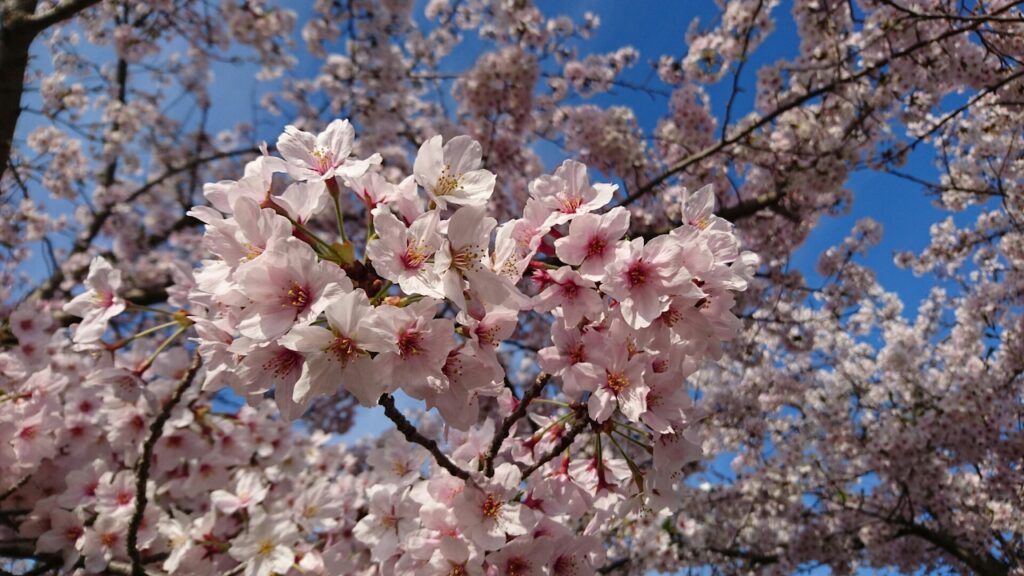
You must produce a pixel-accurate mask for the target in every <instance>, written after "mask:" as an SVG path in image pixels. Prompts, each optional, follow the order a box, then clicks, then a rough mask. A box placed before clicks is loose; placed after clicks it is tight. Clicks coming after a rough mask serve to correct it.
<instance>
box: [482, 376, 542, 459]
mask: <svg viewBox="0 0 1024 576" xmlns="http://www.w3.org/2000/svg"><path fill="white" fill-rule="evenodd" d="M549 380H551V375H550V374H544V373H541V374H540V375H539V376H537V380H536V381H534V383H533V386H530V387H529V388H528V389H527V390H526V391H525V392H523V398H522V400H520V401H519V405H518V406H516V409H515V410H513V411H512V413H511V414H509V415H508V417H507V418H505V420H503V421H502V423H501V428H499V429H498V430H497V431H495V432H494V438H493V439H492V440H491V447H490V448H489V449H488V450H487V455H486V456H484V460H483V462H481V465H482V469H483V471H484V474H486V475H487V477H488V478H489V477H491V476H494V458H495V457H496V456H497V455H498V451H499V450H501V445H502V443H504V442H505V439H506V438H508V435H509V433H510V432H511V431H512V426H513V425H514V424H515V423H516V422H518V421H519V420H521V419H522V418H523V416H526V409H527V408H529V407H530V402H533V399H534V398H536V397H537V396H539V395H540V393H541V390H543V389H544V386H545V385H546V384H547V383H548V381H549Z"/></svg>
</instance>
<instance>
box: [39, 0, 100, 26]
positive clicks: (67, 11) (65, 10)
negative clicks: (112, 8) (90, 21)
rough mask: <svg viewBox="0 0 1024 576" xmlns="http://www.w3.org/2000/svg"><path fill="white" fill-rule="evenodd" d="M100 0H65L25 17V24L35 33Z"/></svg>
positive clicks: (68, 17) (72, 15)
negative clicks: (41, 11) (39, 12)
mask: <svg viewBox="0 0 1024 576" xmlns="http://www.w3.org/2000/svg"><path fill="white" fill-rule="evenodd" d="M99 1H100V0H66V1H65V2H61V3H60V4H57V5H56V6H54V7H53V8H51V9H49V10H47V11H46V12H43V13H41V14H36V15H35V16H31V17H29V18H26V19H25V25H26V26H28V27H30V28H32V29H34V30H35V31H36V33H37V34H38V33H39V32H42V31H43V30H46V29H47V28H49V27H50V26H53V25H54V24H60V23H61V22H63V21H65V20H68V19H70V18H72V17H74V16H75V15H76V14H78V13H79V12H81V11H82V10H85V9H86V8H89V7H91V6H93V5H95V4H99Z"/></svg>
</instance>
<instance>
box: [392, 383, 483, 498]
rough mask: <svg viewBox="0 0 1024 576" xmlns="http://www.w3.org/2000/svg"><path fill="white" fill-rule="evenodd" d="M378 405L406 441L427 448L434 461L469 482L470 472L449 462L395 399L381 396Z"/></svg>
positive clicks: (439, 448)
mask: <svg viewBox="0 0 1024 576" xmlns="http://www.w3.org/2000/svg"><path fill="white" fill-rule="evenodd" d="M377 403H378V404H380V405H381V406H383V407H384V415H385V416H387V417H388V419H389V420H391V421H392V422H394V423H395V428H397V429H398V431H399V432H401V433H402V435H403V436H405V439H406V440H408V441H409V442H413V443H415V444H419V445H420V446H423V447H424V448H426V449H427V451H428V452H430V453H431V454H432V455H433V456H434V460H435V461H436V462H437V463H438V464H439V465H440V466H441V467H442V468H444V469H445V470H447V471H448V473H449V474H451V475H452V476H455V477H456V478H462V479H463V480H469V472H466V471H465V470H463V469H462V468H459V467H458V466H456V465H455V463H454V462H452V461H451V460H449V459H448V457H447V456H445V454H444V452H442V451H441V447H440V446H438V445H437V442H435V441H434V440H431V439H430V438H427V437H426V436H424V435H423V434H422V433H420V431H419V430H417V429H416V427H415V426H413V425H412V422H409V420H408V419H406V417H405V416H404V415H403V414H402V412H401V411H400V410H399V409H398V408H397V407H395V399H394V398H393V397H392V396H391V395H390V394H381V396H380V400H378V401H377Z"/></svg>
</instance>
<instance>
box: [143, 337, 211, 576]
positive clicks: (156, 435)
mask: <svg viewBox="0 0 1024 576" xmlns="http://www.w3.org/2000/svg"><path fill="white" fill-rule="evenodd" d="M201 365H202V358H201V357H200V356H199V352H198V351H197V352H195V354H193V356H192V364H191V365H190V366H189V367H188V371H187V372H185V375H184V376H182V377H181V380H179V381H178V386H177V387H176V388H175V389H174V393H173V394H172V395H171V397H170V398H169V399H168V400H167V402H166V403H165V404H164V405H163V408H161V409H160V413H159V414H157V417H156V419H155V420H153V423H152V424H151V425H150V426H149V437H148V438H146V443H145V444H143V446H142V456H140V457H139V461H138V462H137V463H136V464H135V510H134V511H133V512H132V518H131V521H130V522H129V523H128V557H129V558H131V576H146V571H145V569H144V568H143V561H142V552H141V551H140V550H139V527H140V526H141V525H142V517H143V515H144V514H145V512H146V504H148V498H147V495H146V484H147V483H148V482H149V466H150V464H151V463H152V460H153V448H154V447H155V446H156V443H157V441H158V440H160V437H161V436H163V434H164V424H166V423H167V420H168V419H169V418H170V417H171V411H172V410H173V409H174V407H175V406H177V405H178V402H181V398H182V396H184V395H185V391H186V390H188V387H189V386H191V385H192V381H193V380H195V377H196V374H197V373H198V372H199V367H200V366H201Z"/></svg>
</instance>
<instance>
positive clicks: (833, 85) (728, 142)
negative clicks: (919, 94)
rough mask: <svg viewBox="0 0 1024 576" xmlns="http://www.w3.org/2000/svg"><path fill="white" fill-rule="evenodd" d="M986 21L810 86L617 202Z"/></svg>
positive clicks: (625, 202)
mask: <svg viewBox="0 0 1024 576" xmlns="http://www.w3.org/2000/svg"><path fill="white" fill-rule="evenodd" d="M1011 7H1012V5H1011V6H1006V7H1003V8H1001V9H999V10H996V11H995V12H993V14H992V16H995V15H998V14H1000V13H1002V12H1005V11H1007V10H1009V9H1010V8H1011ZM982 24H983V21H972V22H971V23H970V24H968V25H966V26H964V27H961V28H953V29H951V30H948V31H946V32H943V33H942V34H939V35H937V36H935V37H933V38H928V39H925V40H920V41H918V42H915V43H914V44H912V45H910V46H908V47H906V48H904V49H903V50H899V51H897V52H894V53H892V54H890V55H889V57H888V58H884V59H882V60H879V61H878V62H875V63H874V64H872V65H870V66H868V67H866V68H863V69H862V70H860V71H859V72H857V73H855V74H850V75H849V76H845V77H843V78H839V79H837V80H833V81H832V82H829V83H828V84H824V85H822V86H819V87H817V88H815V89H813V90H808V91H807V92H805V93H804V94H802V95H800V96H798V97H796V98H793V99H792V100H790V101H788V102H787V103H785V104H783V105H781V106H779V107H778V108H776V109H775V110H772V111H771V112H769V113H768V114H766V115H764V116H762V117H760V118H758V119H757V121H755V122H753V123H751V124H750V125H749V126H747V127H746V128H744V129H742V130H739V131H737V132H736V133H734V134H733V135H731V136H729V137H728V138H722V139H721V140H719V141H718V143H717V144H715V145H713V146H708V147H707V148H704V149H703V150H701V151H700V152H697V153H694V154H691V155H690V156H688V157H686V158H683V159H682V160H680V161H678V162H676V163H675V164H673V165H672V166H670V167H669V168H668V169H667V170H665V171H664V172H662V173H661V174H659V175H657V176H655V177H654V178H652V179H651V180H649V181H648V182H647V183H646V184H644V185H643V186H641V187H639V188H637V189H636V190H634V191H633V192H632V193H631V194H630V195H629V196H626V197H625V198H623V199H622V200H621V201H620V202H619V203H618V204H617V206H628V205H629V204H632V203H633V202H636V201H637V200H639V199H640V198H642V197H643V196H645V195H646V194H648V193H650V192H652V191H653V190H654V189H655V188H657V187H658V186H660V185H661V184H662V183H663V182H665V181H666V180H668V179H669V178H671V177H672V176H674V175H676V174H678V173H680V172H682V171H684V170H686V169H687V168H689V167H690V166H693V165H694V164H696V163H698V162H700V161H702V160H705V159H707V158H709V157H711V156H713V155H715V154H717V153H719V152H721V151H722V150H725V149H726V148H728V147H729V146H732V145H733V144H736V143H737V142H739V141H741V140H743V139H744V138H747V137H748V136H750V135H751V134H753V133H754V132H756V131H757V130H759V129H761V128H763V127H764V126H767V125H768V124H770V123H771V122H773V121H774V120H775V119H776V118H778V117H779V116H781V115H783V114H785V113H786V112H789V111H790V110H793V109H795V108H798V107H799V106H801V105H803V104H805V103H807V102H809V101H811V100H813V99H815V98H818V97H819V96H824V95H826V94H828V93H829V92H832V91H833V90H835V89H837V88H839V87H840V86H844V85H846V84H850V83H852V82H856V81H858V80H861V79H862V78H864V77H866V76H870V75H871V74H875V73H877V72H880V71H881V70H882V69H883V68H885V67H886V66H889V65H890V64H891V63H892V62H893V61H895V60H897V59H900V58H903V57H906V56H909V55H911V54H914V53H915V52H917V51H918V50H921V49H922V48H925V47H928V46H931V45H932V44H935V43H938V42H941V41H943V40H946V39H947V38H951V37H953V36H956V35H958V34H965V33H970V32H971V31H973V30H974V29H976V28H978V27H979V26H981V25H982Z"/></svg>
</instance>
